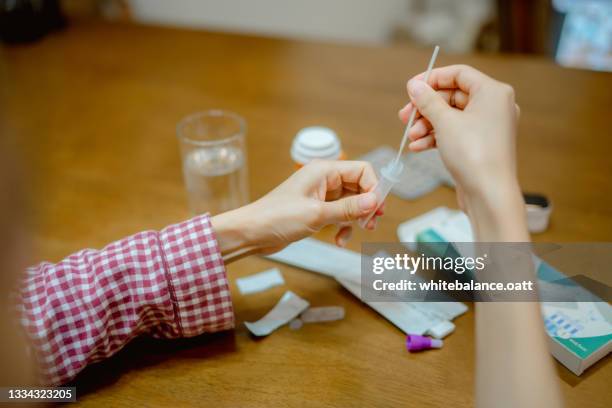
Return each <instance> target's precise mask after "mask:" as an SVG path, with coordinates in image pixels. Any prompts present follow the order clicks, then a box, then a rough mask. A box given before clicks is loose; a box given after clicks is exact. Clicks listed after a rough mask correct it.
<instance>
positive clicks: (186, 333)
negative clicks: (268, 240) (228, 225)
mask: <svg viewBox="0 0 612 408" xmlns="http://www.w3.org/2000/svg"><path fill="white" fill-rule="evenodd" d="M159 239H160V242H161V247H162V252H163V261H164V264H165V265H164V266H165V268H164V269H165V271H166V276H167V280H168V289H169V291H170V298H171V300H172V303H173V307H174V313H175V319H176V323H177V325H178V329H179V331H180V333H179V336H182V337H191V336H196V335H198V334H201V333H204V332H215V331H220V330H227V329H231V328H233V327H234V311H233V307H232V300H231V297H230V291H229V285H228V281H227V274H226V271H225V265H224V264H223V258H222V257H221V251H220V250H219V245H218V243H217V239H216V237H215V233H214V230H213V228H212V225H211V222H210V218H209V217H208V215H202V216H198V217H195V218H192V219H191V220H189V221H185V222H183V223H180V224H176V225H172V226H169V227H167V228H166V229H164V230H162V231H161V233H160V235H159ZM167 334H169V333H166V336H165V337H170V336H167Z"/></svg>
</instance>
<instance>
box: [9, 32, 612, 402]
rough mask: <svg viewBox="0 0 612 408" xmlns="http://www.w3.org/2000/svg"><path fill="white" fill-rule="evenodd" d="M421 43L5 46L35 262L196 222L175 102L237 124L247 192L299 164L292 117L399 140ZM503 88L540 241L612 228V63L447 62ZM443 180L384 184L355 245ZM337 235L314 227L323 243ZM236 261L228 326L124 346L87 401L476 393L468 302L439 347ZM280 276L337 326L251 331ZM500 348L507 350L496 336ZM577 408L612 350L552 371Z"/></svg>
mask: <svg viewBox="0 0 612 408" xmlns="http://www.w3.org/2000/svg"><path fill="white" fill-rule="evenodd" d="M429 53H430V50H429V49H425V50H417V49H411V48H398V47H374V48H373V47H358V46H350V45H330V44H321V43H313V42H299V41H286V40H274V39H264V38H257V37H249V36H238V35H225V34H214V33H207V32H192V31H184V30H173V29H162V28H152V27H142V26H135V25H108V24H101V23H75V24H73V25H72V26H70V27H69V28H68V29H67V30H65V31H63V32H60V33H57V34H54V35H51V36H49V37H47V38H45V39H44V40H42V41H40V42H38V43H35V44H31V45H21V46H11V47H5V48H4V49H3V50H2V55H3V61H4V64H3V65H4V66H3V67H2V71H0V72H3V74H2V77H4V79H5V81H4V84H3V85H2V86H0V92H1V93H2V97H3V100H4V104H3V105H2V113H3V114H5V115H6V116H5V117H6V120H7V122H6V123H5V125H8V126H9V129H10V130H11V131H12V133H11V135H12V136H14V137H15V138H16V139H17V141H18V144H19V145H20V146H21V147H22V149H23V153H24V157H26V158H27V159H26V160H25V163H26V165H27V168H28V169H29V171H30V180H29V184H28V185H29V186H31V187H32V188H31V191H32V194H33V197H34V199H35V202H36V205H35V206H34V214H33V218H31V220H30V221H31V222H30V224H31V225H30V227H31V228H30V229H31V230H32V233H33V236H34V243H35V245H36V252H35V255H33V256H32V260H31V261H32V262H35V261H38V260H40V259H48V260H52V261H57V260H59V259H61V258H62V257H64V256H66V255H68V254H69V253H71V252H73V251H76V250H78V249H80V248H83V247H101V246H103V245H104V244H106V243H108V242H110V241H113V240H115V239H118V238H121V237H123V236H126V235H128V234H131V233H135V232H137V231H140V230H144V229H150V228H157V229H159V228H162V227H163V226H165V225H167V224H170V223H174V222H177V221H179V220H182V219H184V218H187V217H188V216H189V214H188V211H187V208H186V200H185V192H184V188H183V184H182V178H181V172H180V159H179V154H178V149H177V142H176V140H175V125H176V123H177V122H178V121H179V119H181V118H182V117H183V116H185V115H187V114H188V113H191V112H194V111H197V110H202V109H208V108H223V109H229V110H232V111H235V112H238V113H239V114H241V115H243V116H244V117H245V118H246V120H247V121H248V124H249V134H248V154H249V162H250V163H249V166H250V180H251V193H252V197H253V198H256V197H259V196H261V195H262V194H264V193H265V192H266V191H268V190H269V189H271V188H272V187H274V186H275V185H276V184H278V183H279V182H281V181H282V180H283V179H284V178H286V177H287V176H288V175H289V174H291V172H292V171H293V164H292V162H291V159H290V157H289V147H290V143H291V140H292V138H293V136H294V134H295V133H296V131H297V130H298V129H300V128H302V127H304V126H307V125H314V124H321V125H327V126H329V127H331V128H333V129H335V130H336V131H337V132H338V134H339V135H340V137H341V139H342V142H343V144H344V147H345V150H346V151H347V153H348V155H349V156H350V157H357V156H359V155H361V154H363V153H366V152H367V151H369V150H371V149H373V148H375V147H377V146H379V145H382V144H389V145H391V146H396V145H397V143H398V142H399V137H400V135H401V132H402V125H401V124H400V123H399V121H398V120H397V117H396V112H397V110H398V109H399V108H400V107H401V106H402V104H403V103H405V102H406V101H407V97H406V92H405V82H406V79H407V78H408V77H409V76H411V75H413V74H414V73H416V72H419V71H421V70H422V69H423V67H424V66H425V65H426V62H427V60H428V58H429ZM451 63H467V64H471V65H474V66H476V67H478V68H480V69H482V70H483V71H485V72H487V73H489V74H490V75H492V76H493V77H496V78H499V79H501V80H503V81H506V82H509V83H511V84H512V85H513V86H514V87H515V89H516V93H517V95H518V102H519V103H520V105H521V108H522V119H521V125H520V142H519V143H520V147H519V165H520V179H521V183H522V186H523V188H524V189H525V190H528V191H536V192H543V193H546V194H547V195H549V196H550V197H551V198H552V201H553V203H554V213H553V216H552V223H551V226H550V229H549V230H548V231H547V232H546V233H544V234H541V235H538V236H536V237H534V238H535V239H536V240H538V241H610V240H611V238H612V193H611V192H610V179H611V178H612V165H611V164H610V163H611V161H612V160H611V158H610V157H611V154H612V139H611V137H610V136H612V134H611V125H610V112H611V108H612V93H611V92H610V90H611V89H612V75H610V74H609V73H608V74H606V73H595V72H586V71H578V70H568V69H564V68H560V67H557V66H555V65H553V64H552V63H551V62H549V61H545V60H543V59H539V58H532V57H529V58H527V57H509V56H495V57H492V56H489V57H484V56H455V55H447V54H445V53H444V52H442V54H441V56H440V59H439V61H438V64H439V65H445V64H451ZM439 205H446V206H451V207H454V206H455V205H456V204H455V196H454V192H453V191H452V190H450V189H448V188H440V189H438V190H436V191H435V192H433V193H431V194H429V195H427V196H425V197H423V198H420V199H418V200H415V201H411V202H408V201H402V200H399V199H397V198H391V199H390V200H389V202H388V205H387V215H386V217H385V218H384V220H383V221H382V222H381V224H380V226H379V228H378V230H377V231H376V232H374V233H371V234H369V235H366V234H365V233H362V232H361V231H357V232H356V233H355V237H354V240H353V241H352V242H351V244H350V248H352V249H354V250H359V248H360V241H362V240H370V241H395V240H396V239H397V238H396V234H395V229H396V227H397V225H398V224H399V223H400V222H402V221H404V220H406V219H408V218H411V217H413V216H416V215H418V214H420V213H423V212H425V211H427V210H429V209H431V208H433V207H435V206H439ZM332 233H333V231H331V230H330V231H324V232H323V233H322V234H320V235H319V238H321V239H327V240H329V239H330V238H331V236H332ZM273 265H274V264H273V263H272V262H270V261H267V260H263V259H260V258H256V257H253V258H249V259H244V260H242V261H239V262H238V263H236V264H232V265H231V266H230V267H229V276H230V279H231V281H232V292H233V299H234V304H235V309H236V316H237V322H238V325H237V328H236V330H235V331H234V332H227V333H219V334H215V335H206V336H201V337H198V338H194V339H186V340H179V341H156V340H150V339H141V340H137V341H135V342H134V343H132V344H131V345H129V346H128V347H126V348H125V349H124V350H123V351H121V352H120V353H119V354H118V355H117V356H115V357H113V358H112V359H110V360H107V361H106V362H104V363H101V364H98V365H96V366H94V367H91V368H89V369H88V370H86V371H85V373H84V374H83V375H82V376H80V377H79V379H78V380H77V383H76V385H77V387H78V391H79V401H80V402H81V403H82V404H83V405H86V406H87V405H92V406H131V405H134V404H136V403H141V404H144V405H148V406H151V405H172V406H186V405H197V406H210V405H212V404H215V406H217V407H224V406H230V407H235V406H255V407H257V406H261V407H268V406H330V407H331V406H334V407H345V406H377V407H381V406H395V407H397V406H456V407H465V406H471V405H473V401H474V400H473V388H474V350H473V345H474V316H473V312H472V311H470V312H468V313H467V314H466V315H464V316H462V317H459V318H458V319H457V320H456V324H457V329H456V332H455V333H454V334H453V335H451V336H450V337H448V338H447V340H446V343H445V346H444V348H443V349H442V350H439V351H431V352H426V353H421V354H409V353H407V352H406V350H405V348H404V335H403V334H402V333H401V332H400V331H399V330H398V329H396V328H395V327H394V326H392V325H391V324H390V323H389V322H387V321H386V320H385V319H383V318H382V317H380V316H378V315H377V314H376V313H375V312H374V311H373V310H371V309H369V308H368V307H366V306H364V305H363V304H361V303H360V302H359V301H358V300H356V299H355V298H354V297H353V296H352V295H351V294H349V293H348V292H347V291H345V290H344V289H343V288H342V287H340V286H339V285H338V284H337V283H335V282H334V281H332V280H331V279H328V278H325V277H322V276H319V275H316V274H313V273H310V272H305V271H302V270H298V269H295V268H291V267H288V266H284V265H280V266H279V268H280V269H281V270H282V273H283V275H284V277H285V279H286V281H287V285H286V287H278V288H275V289H273V290H270V291H267V292H264V293H260V294H255V295H250V296H241V295H240V294H239V293H238V292H237V290H236V289H235V286H233V285H234V284H233V281H234V278H236V277H237V276H242V275H247V274H251V273H254V272H258V271H261V270H263V269H265V268H268V267H271V266H273ZM287 288H289V289H291V290H293V291H295V292H296V293H297V294H299V295H300V296H302V297H304V298H306V299H308V300H310V301H311V303H312V304H313V305H341V306H343V307H345V308H346V318H345V319H344V320H343V321H340V322H336V323H329V324H312V325H307V326H305V327H303V328H302V329H301V330H299V331H292V330H290V329H289V328H287V327H285V328H281V329H280V330H278V331H277V332H275V333H274V334H273V335H271V336H269V337H267V338H264V339H262V340H254V339H253V338H252V337H250V336H249V334H248V333H247V330H246V329H245V327H244V326H243V325H242V324H241V322H242V321H245V320H254V319H258V318H259V317H261V316H262V315H263V314H265V313H266V312H267V311H268V310H269V309H270V308H271V307H272V306H273V305H274V304H275V303H276V301H277V300H278V299H279V297H280V296H281V294H282V293H283V291H285V290H286V289H287ZM502 352H503V350H502ZM558 375H559V377H560V379H561V384H562V388H563V393H564V395H565V397H566V399H567V401H568V406H570V407H578V406H580V407H586V406H588V407H604V406H609V403H610V401H611V400H612V391H611V390H612V387H610V381H611V379H612V366H610V364H609V357H608V358H607V359H604V360H603V361H601V362H599V363H598V364H597V365H596V366H594V367H592V368H591V369H590V370H588V372H586V373H585V374H584V375H583V376H581V377H576V376H574V375H573V374H571V373H570V372H569V371H568V370H566V369H565V368H564V367H562V366H560V365H559V366H558Z"/></svg>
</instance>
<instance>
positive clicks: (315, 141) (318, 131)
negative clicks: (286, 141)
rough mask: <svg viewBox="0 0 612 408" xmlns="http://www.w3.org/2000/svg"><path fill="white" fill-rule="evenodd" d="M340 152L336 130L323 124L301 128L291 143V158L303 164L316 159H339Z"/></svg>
mask: <svg viewBox="0 0 612 408" xmlns="http://www.w3.org/2000/svg"><path fill="white" fill-rule="evenodd" d="M340 153H341V148H340V139H338V136H337V135H336V132H334V131H333V130H331V129H330V128H326V127H323V126H310V127H306V128H303V129H301V130H300V131H299V132H298V133H297V135H296V136H295V139H293V144H292V145H291V158H292V159H293V160H294V161H295V162H296V163H299V164H302V165H306V164H308V163H309V162H310V161H312V160H314V159H326V160H337V159H338V158H340Z"/></svg>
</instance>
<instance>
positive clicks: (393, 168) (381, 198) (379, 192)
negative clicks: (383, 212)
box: [359, 160, 404, 228]
mask: <svg viewBox="0 0 612 408" xmlns="http://www.w3.org/2000/svg"><path fill="white" fill-rule="evenodd" d="M402 171H404V164H403V163H402V162H401V161H396V160H393V161H391V162H389V163H388V164H387V165H386V166H384V167H383V168H382V169H380V179H379V180H378V183H376V187H375V188H374V194H375V195H376V202H377V204H376V208H375V209H374V211H372V212H371V213H370V214H368V215H367V216H366V217H365V218H362V219H361V220H359V226H360V227H361V228H365V227H366V225H368V222H369V221H370V219H372V217H373V216H374V214H376V211H378V209H379V208H380V206H381V205H382V204H383V203H384V202H385V198H387V195H389V192H390V191H391V189H392V188H393V186H394V185H395V184H397V183H398V182H399V181H400V176H401V175H402Z"/></svg>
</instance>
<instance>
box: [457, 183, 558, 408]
mask: <svg viewBox="0 0 612 408" xmlns="http://www.w3.org/2000/svg"><path fill="white" fill-rule="evenodd" d="M491 191H492V190H489V192H491ZM468 211H469V212H470V218H471V219H472V220H473V221H472V223H473V228H474V231H475V238H476V241H477V242H528V241H529V233H528V230H527V223H526V219H525V210H524V203H523V199H522V195H521V193H520V189H519V188H518V185H517V184H516V183H515V182H514V183H509V184H508V185H507V186H503V185H502V184H499V185H497V186H496V189H494V191H493V192H492V194H490V195H488V196H485V195H482V196H481V199H480V200H476V201H472V202H470V203H469V204H468ZM506 265H507V264H503V265H502V266H501V267H502V268H505V266H506ZM495 273H501V274H503V273H507V274H508V275H509V276H513V274H514V276H517V275H522V276H521V278H520V280H522V279H523V278H529V279H533V280H535V272H534V271H533V264H532V260H531V257H530V256H529V255H528V254H524V255H520V256H519V257H518V259H513V262H511V265H507V269H505V270H502V271H500V270H496V271H495ZM476 403H477V404H476V405H477V406H478V407H492V406H495V407H502V406H508V407H515V406H520V407H542V406H547V407H559V406H562V400H561V395H560V390H559V387H558V384H557V379H556V373H555V370H554V366H553V362H552V358H551V357H550V353H549V350H548V345H547V340H546V334H545V333H544V329H543V322H542V319H541V312H540V304H539V303H538V302H503V303H502V302H493V301H490V302H478V303H476Z"/></svg>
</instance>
